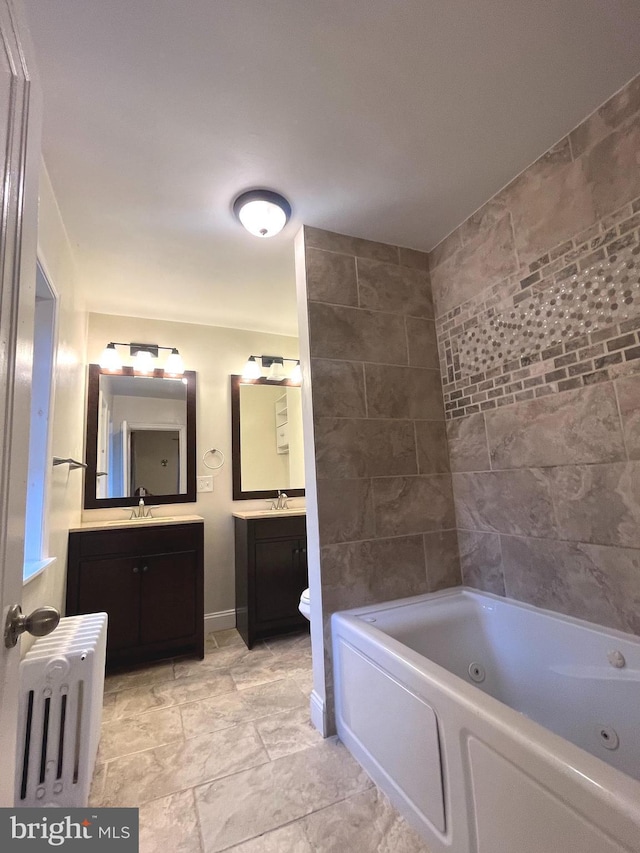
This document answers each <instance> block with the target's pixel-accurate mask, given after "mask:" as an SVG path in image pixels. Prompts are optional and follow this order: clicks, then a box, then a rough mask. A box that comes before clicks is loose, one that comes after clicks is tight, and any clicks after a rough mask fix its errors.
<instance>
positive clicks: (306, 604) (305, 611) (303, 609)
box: [298, 589, 311, 621]
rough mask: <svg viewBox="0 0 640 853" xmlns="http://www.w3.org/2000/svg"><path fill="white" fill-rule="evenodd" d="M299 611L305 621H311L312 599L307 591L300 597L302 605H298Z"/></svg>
mask: <svg viewBox="0 0 640 853" xmlns="http://www.w3.org/2000/svg"><path fill="white" fill-rule="evenodd" d="M298 610H299V611H300V613H302V615H303V616H304V617H305V619H308V620H309V621H311V599H310V598H309V590H308V589H305V591H304V592H303V593H302V595H301V596H300V604H299V605H298Z"/></svg>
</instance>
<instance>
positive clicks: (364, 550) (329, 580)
mask: <svg viewBox="0 0 640 853" xmlns="http://www.w3.org/2000/svg"><path fill="white" fill-rule="evenodd" d="M321 559H322V573H323V577H322V584H323V606H324V609H325V613H326V614H329V613H332V612H334V611H336V610H346V609H348V608H350V607H360V606H362V607H364V606H365V605H367V604H376V603H378V602H381V601H389V600H391V599H394V598H403V597H405V596H407V595H419V594H420V593H424V592H427V575H426V568H425V557H424V546H423V542H422V536H400V537H395V538H392V539H376V540H372V541H369V542H353V543H346V544H343V545H327V546H325V547H324V548H322V553H321Z"/></svg>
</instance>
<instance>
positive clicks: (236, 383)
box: [231, 375, 305, 501]
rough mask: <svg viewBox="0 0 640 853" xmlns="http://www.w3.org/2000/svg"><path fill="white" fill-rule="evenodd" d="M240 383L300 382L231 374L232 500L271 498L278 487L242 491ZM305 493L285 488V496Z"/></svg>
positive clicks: (283, 383)
mask: <svg viewBox="0 0 640 853" xmlns="http://www.w3.org/2000/svg"><path fill="white" fill-rule="evenodd" d="M241 385H269V386H270V387H273V386H278V385H291V386H293V387H295V388H299V387H300V384H299V383H297V382H291V380H289V379H282V380H281V381H280V382H271V381H270V380H269V379H266V378H265V377H261V378H260V379H249V380H247V379H244V380H243V378H242V376H233V375H232V376H231V463H232V472H233V500H234V501H250V500H255V499H256V498H265V499H266V498H272V497H274V495H277V494H278V489H277V488H275V489H263V490H261V491H253V492H244V491H242V451H241V449H240V386H241ZM304 493H305V490H304V489H287V497H289V498H298V497H302V496H303V495H304Z"/></svg>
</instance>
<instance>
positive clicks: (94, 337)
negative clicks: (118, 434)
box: [83, 314, 304, 613]
mask: <svg viewBox="0 0 640 853" xmlns="http://www.w3.org/2000/svg"><path fill="white" fill-rule="evenodd" d="M108 341H149V342H153V343H157V344H159V345H161V346H172V347H177V348H178V349H179V350H180V354H181V355H182V357H183V358H184V362H185V367H186V368H187V369H188V370H195V371H196V374H197V399H198V417H197V459H198V464H197V473H198V476H202V475H208V474H212V475H213V477H214V490H213V492H212V493H201V494H199V495H198V499H197V501H196V503H185V504H171V505H167V506H165V507H163V508H162V510H156V512H158V513H159V512H163V513H165V514H167V515H172V516H177V515H191V514H194V513H195V514H197V515H201V516H203V518H204V519H205V612H206V613H220V612H224V611H227V610H232V609H233V608H234V606H235V578H234V539H233V518H232V516H231V512H232V510H233V508H234V507H238V508H240V509H252V508H256V509H258V508H259V509H262V508H263V507H264V506H265V505H264V503H263V502H262V501H239V502H237V503H235V504H234V502H233V501H232V499H231V495H232V490H231V392H230V387H231V382H230V379H229V377H230V375H231V374H238V373H241V372H242V369H243V367H244V364H245V362H246V360H247V358H248V356H249V355H251V354H256V355H259V354H261V353H267V354H270V355H273V354H278V355H282V356H283V357H285V358H296V359H297V358H298V339H297V338H293V337H285V336H282V335H270V334H265V333H261V332H252V331H246V330H242V329H225V328H220V327H217V326H199V325H196V324H189V323H173V322H171V321H163V320H144V319H136V318H135V317H120V316H115V315H110V314H89V339H88V353H87V355H88V357H87V361H88V362H94V363H95V362H97V361H98V360H99V359H100V354H101V353H102V350H103V349H104V346H105V344H106V343H107V342H108ZM83 423H84V418H83ZM213 447H216V448H219V449H220V450H222V452H223V453H224V454H225V456H226V463H225V465H224V466H223V468H222V469H220V470H219V471H217V472H216V471H209V470H208V469H207V468H205V466H204V465H203V463H202V455H203V453H204V452H205V451H206V450H208V449H210V448H213ZM209 458H211V457H209ZM291 503H292V505H293V506H299V505H304V499H302V498H298V499H296V500H294V501H292V502H291ZM126 512H127V513H130V509H127V510H126ZM122 516H123V511H122V510H118V509H115V510H113V509H112V510H89V511H85V512H84V513H83V519H84V520H87V521H88V520H90V519H95V518H121V517H122Z"/></svg>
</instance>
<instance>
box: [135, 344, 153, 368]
mask: <svg viewBox="0 0 640 853" xmlns="http://www.w3.org/2000/svg"><path fill="white" fill-rule="evenodd" d="M133 369H134V370H135V372H136V373H143V374H146V373H153V356H152V355H151V353H150V352H149V350H146V349H139V350H138V352H137V353H136V357H135V359H134V362H133Z"/></svg>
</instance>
